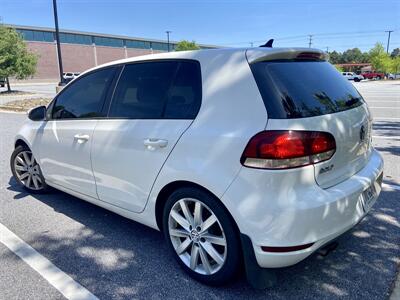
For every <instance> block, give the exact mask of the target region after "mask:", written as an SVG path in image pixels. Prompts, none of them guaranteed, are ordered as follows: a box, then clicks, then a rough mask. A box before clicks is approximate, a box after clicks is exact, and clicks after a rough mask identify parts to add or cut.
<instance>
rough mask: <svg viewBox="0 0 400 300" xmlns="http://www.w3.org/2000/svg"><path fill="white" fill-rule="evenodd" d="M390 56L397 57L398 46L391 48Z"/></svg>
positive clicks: (399, 52) (398, 52)
mask: <svg viewBox="0 0 400 300" xmlns="http://www.w3.org/2000/svg"><path fill="white" fill-rule="evenodd" d="M390 56H391V57H399V56H400V48H395V49H393V51H392V53H391V54H390Z"/></svg>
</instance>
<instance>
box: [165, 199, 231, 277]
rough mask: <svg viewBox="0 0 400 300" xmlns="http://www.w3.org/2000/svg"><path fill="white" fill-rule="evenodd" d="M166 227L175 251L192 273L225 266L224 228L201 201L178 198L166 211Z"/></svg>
mask: <svg viewBox="0 0 400 300" xmlns="http://www.w3.org/2000/svg"><path fill="white" fill-rule="evenodd" d="M168 230H169V236H170V239H171V242H172V245H173V247H174V249H175V252H176V253H177V255H178V256H179V258H180V259H181V260H182V262H183V263H184V264H185V265H186V266H187V267H189V268H190V269H191V270H193V271H194V272H196V273H199V274H203V275H211V274H214V273H216V272H218V271H219V270H220V269H221V267H222V266H223V265H224V263H225V261H226V254H227V242H226V237H225V234H224V230H223V228H222V226H221V223H220V222H219V220H218V218H217V217H216V215H215V214H214V213H213V212H212V211H211V209H210V208H209V207H208V206H207V205H205V204H204V203H203V202H201V201H200V200H198V199H193V198H184V199H180V200H179V201H177V202H176V203H175V204H174V205H173V207H172V209H171V211H170V213H169V219H168Z"/></svg>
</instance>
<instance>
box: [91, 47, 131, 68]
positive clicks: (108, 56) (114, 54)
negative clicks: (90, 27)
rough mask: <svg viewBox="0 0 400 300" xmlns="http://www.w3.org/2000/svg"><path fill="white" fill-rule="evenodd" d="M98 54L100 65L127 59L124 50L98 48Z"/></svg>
mask: <svg viewBox="0 0 400 300" xmlns="http://www.w3.org/2000/svg"><path fill="white" fill-rule="evenodd" d="M96 52H97V64H98V65H101V64H104V63H107V62H110V61H113V60H117V59H122V58H125V52H124V48H113V47H104V46H96Z"/></svg>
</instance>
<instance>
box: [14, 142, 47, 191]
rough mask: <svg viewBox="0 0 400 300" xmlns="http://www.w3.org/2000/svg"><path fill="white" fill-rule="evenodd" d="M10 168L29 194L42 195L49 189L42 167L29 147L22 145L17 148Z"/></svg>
mask: <svg viewBox="0 0 400 300" xmlns="http://www.w3.org/2000/svg"><path fill="white" fill-rule="evenodd" d="M10 166H11V171H12V174H13V175H14V178H15V179H16V180H17V182H18V183H19V184H20V185H22V186H23V187H24V188H25V189H26V190H27V191H28V192H31V193H41V192H44V191H46V190H47V189H48V186H47V185H46V182H45V180H44V178H43V175H42V172H41V170H40V166H39V164H38V163H37V161H36V159H35V157H34V156H33V154H32V151H31V150H30V149H29V148H28V147H26V146H22V145H20V146H17V147H16V148H15V150H14V152H13V153H12V155H11V159H10Z"/></svg>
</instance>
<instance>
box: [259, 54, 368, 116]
mask: <svg viewBox="0 0 400 300" xmlns="http://www.w3.org/2000/svg"><path fill="white" fill-rule="evenodd" d="M251 68H252V71H253V74H254V77H255V79H256V82H257V85H258V88H259V90H260V93H261V95H262V98H263V100H264V103H265V107H266V109H267V112H268V115H269V117H270V118H273V119H286V118H304V117H312V116H319V115H324V114H330V113H335V112H340V111H344V110H347V109H351V108H354V107H357V106H359V105H361V104H363V103H364V101H363V99H362V97H361V96H360V94H359V93H358V92H357V90H356V89H355V88H354V87H353V85H352V84H351V83H349V82H348V81H347V80H346V79H344V78H343V76H342V75H341V74H340V73H339V72H338V71H336V69H335V68H334V67H333V66H332V65H331V64H329V63H328V62H316V61H306V62H304V61H303V62H299V61H275V62H259V63H255V64H253V65H251Z"/></svg>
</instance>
